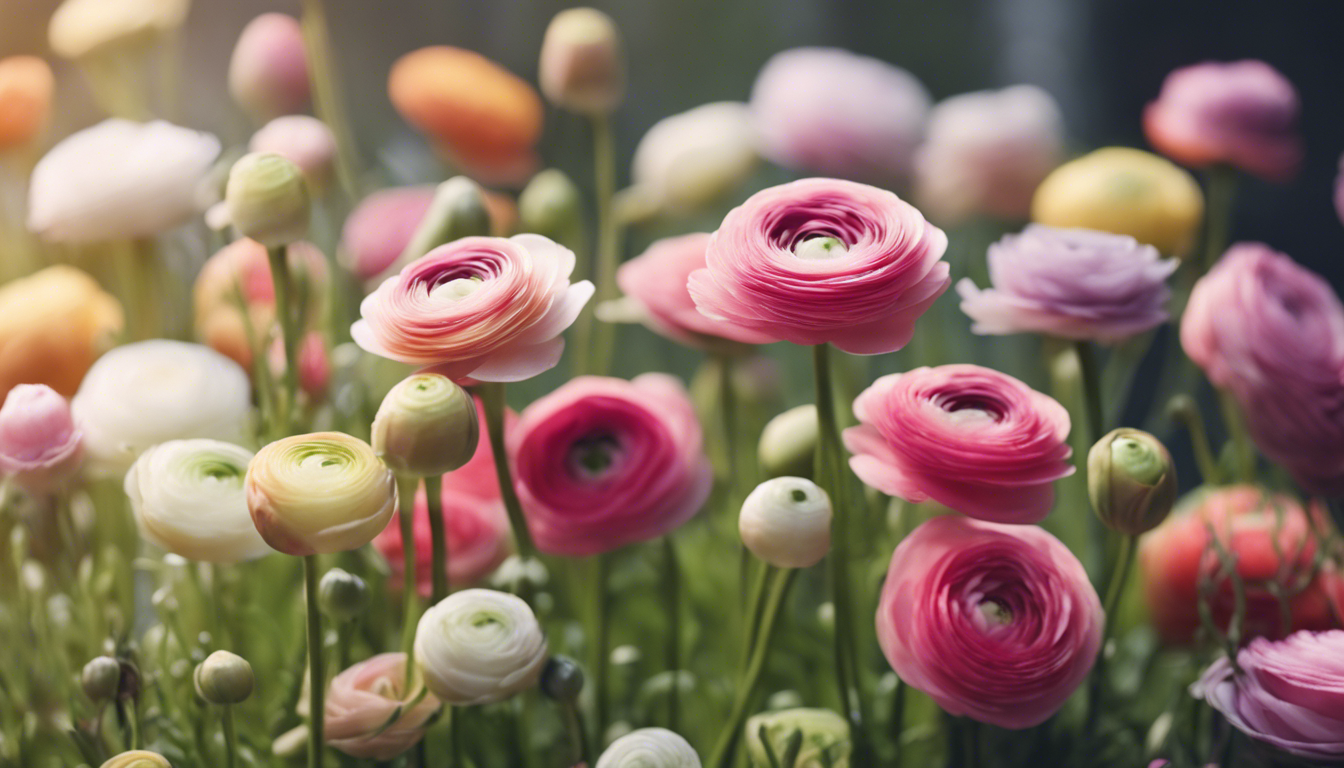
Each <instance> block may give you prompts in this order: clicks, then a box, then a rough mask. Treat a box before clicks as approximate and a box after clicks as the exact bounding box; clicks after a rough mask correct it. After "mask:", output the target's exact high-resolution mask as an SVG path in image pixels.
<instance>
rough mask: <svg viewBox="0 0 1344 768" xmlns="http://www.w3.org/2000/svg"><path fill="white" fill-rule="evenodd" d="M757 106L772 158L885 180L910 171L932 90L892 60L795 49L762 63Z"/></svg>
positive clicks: (754, 96)
mask: <svg viewBox="0 0 1344 768" xmlns="http://www.w3.org/2000/svg"><path fill="white" fill-rule="evenodd" d="M751 111H752V116H753V117H754V119H755V124H756V132H757V134H758V135H759V136H760V143H761V153H762V154H763V155H765V156H766V157H767V158H769V159H770V160H772V161H774V162H776V163H779V164H780V165H783V166H785V167H788V168H795V169H798V170H803V171H810V172H813V173H821V174H825V175H828V176H840V177H844V178H850V179H855V180H858V181H869V182H872V183H875V184H882V185H884V186H885V185H890V184H892V183H899V182H902V181H903V180H904V179H905V178H906V176H908V175H909V173H910V166H911V162H912V157H913V155H914V152H915V147H917V146H918V145H919V141H920V139H921V138H922V136H923V133H924V119H925V117H926V116H927V115H928V112H929V94H928V92H927V91H925V90H924V86H923V85H921V84H920V82H919V80H917V79H915V77H914V75H911V74H910V73H909V72H907V71H905V70H904V69H901V68H900V67H894V66H892V65H891V64H888V63H886V62H885V61H879V60H878V59H874V58H871V57H869V56H860V55H858V54H854V53H850V52H849V51H846V50H842V49H840V48H794V49H792V50H787V51H783V52H781V53H777V54H775V55H774V56H773V57H771V59H770V60H769V61H767V62H766V63H765V66H764V67H761V72H760V74H758V75H757V76H756V83H755V84H754V85H753V86H752V89H751Z"/></svg>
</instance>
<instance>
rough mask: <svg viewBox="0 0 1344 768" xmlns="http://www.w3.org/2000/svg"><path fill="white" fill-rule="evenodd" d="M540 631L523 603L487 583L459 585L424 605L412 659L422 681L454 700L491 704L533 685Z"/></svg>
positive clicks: (542, 650)
mask: <svg viewBox="0 0 1344 768" xmlns="http://www.w3.org/2000/svg"><path fill="white" fill-rule="evenodd" d="M546 654H547V646H546V636H545V635H544V634H542V631H541V624H539V623H538V622H537V617H536V616H535V615H534V614H533V613H532V609H531V608H530V607H528V605H527V603H526V602H524V601H523V600H521V599H520V598H518V597H515V596H513V595H510V594H507V593H504V592H496V591H494V590H492V589H464V590H462V591H461V592H456V593H453V594H451V595H449V596H448V597H446V598H444V599H443V600H441V601H440V602H439V603H438V604H437V605H435V606H433V607H432V608H430V609H429V610H427V611H425V615H424V616H421V617H420V623H419V625H417V626H416V629H415V663H416V664H417V665H418V666H419V667H420V671H421V673H422V674H423V675H424V678H425V687H427V688H429V692H430V693H432V694H434V695H435V696H437V697H438V698H439V699H440V700H441V701H443V702H445V703H448V704H454V705H458V706H468V705H473V704H491V703H493V702H497V701H503V700H504V699H507V698H509V697H510V696H513V695H514V694H516V693H518V692H519V691H522V690H524V689H526V688H530V687H531V686H533V685H535V684H536V682H537V678H538V677H539V676H540V675H541V669H542V667H543V666H545V664H546V658H547V656H546Z"/></svg>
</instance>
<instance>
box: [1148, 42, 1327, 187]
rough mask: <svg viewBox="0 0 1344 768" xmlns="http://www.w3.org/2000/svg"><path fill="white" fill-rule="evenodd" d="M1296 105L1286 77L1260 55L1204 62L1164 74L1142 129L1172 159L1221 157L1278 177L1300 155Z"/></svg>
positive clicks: (1209, 161)
mask: <svg viewBox="0 0 1344 768" xmlns="http://www.w3.org/2000/svg"><path fill="white" fill-rule="evenodd" d="M1298 112H1299V104H1298V98H1297V91H1296V90H1295V89H1294V88H1293V84H1292V83H1290V82H1288V79H1287V78H1285V77H1284V76H1283V75H1282V74H1280V73H1279V72H1278V70H1276V69H1274V68H1273V67H1271V66H1270V65H1268V64H1266V63H1264V62H1263V61H1256V60H1254V59H1248V60H1245V61H1234V62H1229V63H1220V62H1205V63H1203V64H1196V65H1194V66H1190V67H1184V68H1182V69H1178V70H1176V71H1174V72H1172V73H1171V74H1169V75H1167V79H1166V81H1165V82H1163V83H1162V92H1161V93H1160V94H1159V95H1158V97H1157V100H1156V101H1154V102H1152V103H1151V104H1149V105H1148V107H1147V108H1146V109H1145V110H1144V113H1143V129H1144V133H1145V134H1147V136H1148V141H1149V142H1151V143H1152V145H1153V146H1154V147H1157V149H1158V150H1159V151H1160V152H1162V154H1164V155H1166V156H1168V157H1170V158H1171V159H1173V160H1175V161H1177V162H1179V163H1183V164H1185V165H1189V166H1193V167H1196V168H1200V167H1204V166H1209V165H1214V164H1226V165H1231V166H1234V167H1236V168H1240V169H1241V170H1243V171H1246V172H1247V173H1251V174H1254V175H1256V176H1260V177H1263V178H1265V179H1269V180H1271V181H1283V180H1285V179H1288V178H1290V177H1292V176H1293V175H1294V174H1296V173H1297V168H1298V165H1299V164H1300V163H1301V161H1302V138H1301V136H1300V135H1299V133H1298V127H1297V118H1298Z"/></svg>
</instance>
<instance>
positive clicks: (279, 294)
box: [262, 245, 299, 435]
mask: <svg viewBox="0 0 1344 768" xmlns="http://www.w3.org/2000/svg"><path fill="white" fill-rule="evenodd" d="M287 251H288V248H287V247H286V246H283V245H281V246H277V247H274V248H267V249H266V255H267V256H268V257H269V258H270V262H271V284H272V285H273V286H274V287H275V317H276V321H277V322H278V323H279V324H280V338H281V343H283V344H284V346H285V376H284V388H285V396H284V397H283V398H278V399H279V400H280V401H281V405H280V408H279V410H280V413H281V414H282V415H281V416H280V429H279V430H278V433H279V434H283V435H287V434H289V431H290V430H291V429H293V426H294V417H295V414H296V413H297V412H298V399H299V398H298V392H299V366H298V362H297V361H298V356H299V339H298V328H297V326H296V325H295V323H294V317H293V314H294V308H293V307H292V306H291V302H290V298H291V293H292V292H291V290H290V289H291V288H292V286H291V285H290V279H289V259H288V258H287V257H286V253H287ZM265 353H266V352H265V350H262V354H265Z"/></svg>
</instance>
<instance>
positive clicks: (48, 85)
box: [0, 56, 53, 150]
mask: <svg viewBox="0 0 1344 768" xmlns="http://www.w3.org/2000/svg"><path fill="white" fill-rule="evenodd" d="M52 85H53V79H52V76H51V67H50V66H48V65H47V62H45V61H43V60H42V59H39V58H37V57H36V56H10V57H9V58H6V59H0V150H5V149H9V148H10V147H14V146H17V145H20V144H25V143H27V142H29V141H31V140H32V138H33V137H34V136H35V135H36V134H37V132H38V131H40V130H42V128H43V126H45V125H46V124H47V114H48V113H49V112H50V111H51V90H52Z"/></svg>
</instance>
